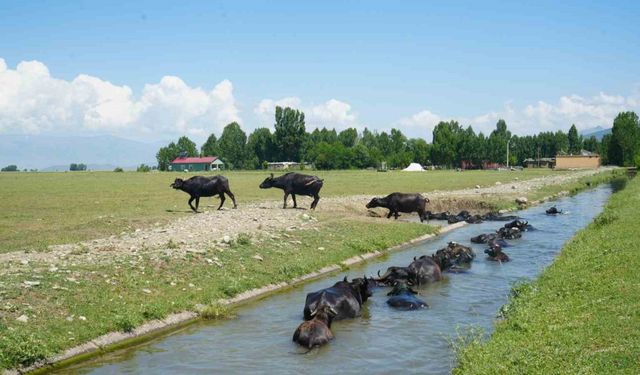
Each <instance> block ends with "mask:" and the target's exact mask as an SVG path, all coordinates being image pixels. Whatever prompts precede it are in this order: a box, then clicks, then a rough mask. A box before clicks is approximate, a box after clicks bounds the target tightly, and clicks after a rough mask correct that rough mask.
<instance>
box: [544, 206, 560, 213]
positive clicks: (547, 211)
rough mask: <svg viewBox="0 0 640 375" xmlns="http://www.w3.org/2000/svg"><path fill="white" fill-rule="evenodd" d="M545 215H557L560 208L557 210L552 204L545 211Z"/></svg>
mask: <svg viewBox="0 0 640 375" xmlns="http://www.w3.org/2000/svg"><path fill="white" fill-rule="evenodd" d="M545 213H546V214H547V215H558V214H561V213H562V210H558V209H557V208H556V206H552V207H550V208H549V209H547V210H546V211H545Z"/></svg>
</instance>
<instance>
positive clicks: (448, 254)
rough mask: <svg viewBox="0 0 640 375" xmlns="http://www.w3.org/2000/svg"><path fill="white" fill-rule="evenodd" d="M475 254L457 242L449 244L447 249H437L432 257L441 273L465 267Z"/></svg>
mask: <svg viewBox="0 0 640 375" xmlns="http://www.w3.org/2000/svg"><path fill="white" fill-rule="evenodd" d="M475 257H476V253H474V252H473V249H471V248H470V247H468V246H463V245H460V244H459V243H457V242H449V243H448V244H447V247H445V248H442V249H439V250H438V251H436V252H435V254H433V255H432V258H433V259H434V260H435V261H436V263H438V265H439V266H440V269H441V270H442V271H445V270H448V269H450V268H452V267H453V268H455V267H460V266H463V265H467V264H469V263H471V262H472V261H473V259H475Z"/></svg>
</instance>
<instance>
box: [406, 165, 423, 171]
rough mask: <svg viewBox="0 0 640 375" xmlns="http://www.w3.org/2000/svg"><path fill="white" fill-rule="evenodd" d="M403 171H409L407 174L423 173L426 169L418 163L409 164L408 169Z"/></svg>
mask: <svg viewBox="0 0 640 375" xmlns="http://www.w3.org/2000/svg"><path fill="white" fill-rule="evenodd" d="M403 171H407V172H422V171H424V169H423V168H422V166H421V165H420V164H418V163H411V164H409V166H408V167H406V168H405V169H403Z"/></svg>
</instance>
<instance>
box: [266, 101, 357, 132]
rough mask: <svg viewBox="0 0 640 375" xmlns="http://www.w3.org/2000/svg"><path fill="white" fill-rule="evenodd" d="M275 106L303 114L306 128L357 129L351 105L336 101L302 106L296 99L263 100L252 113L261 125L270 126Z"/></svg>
mask: <svg viewBox="0 0 640 375" xmlns="http://www.w3.org/2000/svg"><path fill="white" fill-rule="evenodd" d="M276 106H280V107H291V108H295V109H298V110H301V111H302V112H304V114H305V122H306V124H307V127H308V128H316V127H323V126H324V127H328V128H333V127H335V128H337V129H345V128H348V127H358V123H357V120H358V115H357V113H355V112H353V111H352V108H351V105H350V104H349V103H345V102H343V101H340V100H337V99H330V100H327V101H326V102H324V103H322V104H318V105H304V104H303V103H302V100H301V99H300V98H298V97H285V98H282V99H278V100H273V99H263V100H261V101H260V103H258V106H257V107H256V108H255V109H254V112H255V113H256V115H257V116H258V118H259V119H260V121H261V122H262V124H263V125H265V126H271V125H272V124H273V121H274V114H275V111H276Z"/></svg>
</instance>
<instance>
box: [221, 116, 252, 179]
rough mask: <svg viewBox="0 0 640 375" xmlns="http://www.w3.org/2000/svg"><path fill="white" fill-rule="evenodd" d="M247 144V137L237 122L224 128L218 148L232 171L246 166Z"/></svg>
mask: <svg viewBox="0 0 640 375" xmlns="http://www.w3.org/2000/svg"><path fill="white" fill-rule="evenodd" d="M246 144H247V135H246V134H245V132H244V131H242V129H241V128H240V125H238V123H237V122H232V123H230V124H229V125H227V126H225V127H224V130H223V131H222V135H221V136H220V140H219V141H218V147H219V148H220V156H221V157H222V159H223V160H224V161H225V162H226V163H228V165H229V166H230V168H231V169H234V168H236V169H237V168H242V167H243V166H244V162H245V157H246V153H245V147H246Z"/></svg>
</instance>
